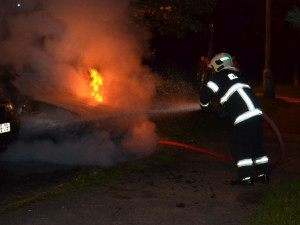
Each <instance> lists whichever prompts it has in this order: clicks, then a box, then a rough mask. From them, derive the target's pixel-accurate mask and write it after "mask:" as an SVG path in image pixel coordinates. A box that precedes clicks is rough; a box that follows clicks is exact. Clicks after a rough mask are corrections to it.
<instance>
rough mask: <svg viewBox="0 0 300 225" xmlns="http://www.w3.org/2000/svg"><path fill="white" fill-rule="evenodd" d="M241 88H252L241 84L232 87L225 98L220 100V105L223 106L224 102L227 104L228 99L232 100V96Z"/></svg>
mask: <svg viewBox="0 0 300 225" xmlns="http://www.w3.org/2000/svg"><path fill="white" fill-rule="evenodd" d="M207 84H208V83H207ZM240 88H250V86H249V85H247V84H241V83H237V84H234V85H232V86H231V87H230V88H229V89H228V91H227V92H226V93H225V95H223V97H222V98H221V99H220V103H221V104H223V103H224V102H227V101H228V99H229V98H230V96H231V95H232V94H233V93H234V92H236V91H237V90H238V89H240Z"/></svg>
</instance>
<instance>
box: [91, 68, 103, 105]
mask: <svg viewBox="0 0 300 225" xmlns="http://www.w3.org/2000/svg"><path fill="white" fill-rule="evenodd" d="M89 72H90V76H91V79H92V80H91V82H90V86H91V87H92V88H93V91H92V94H91V95H92V96H93V97H94V98H95V100H96V101H97V102H103V77H102V76H101V74H100V73H99V72H98V70H96V69H90V70H89Z"/></svg>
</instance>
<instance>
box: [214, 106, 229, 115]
mask: <svg viewBox="0 0 300 225" xmlns="http://www.w3.org/2000/svg"><path fill="white" fill-rule="evenodd" d="M215 111H216V113H217V115H218V117H220V118H224V117H226V116H228V113H227V111H226V110H225V108H224V106H223V105H221V104H218V105H217V106H216V108H215Z"/></svg>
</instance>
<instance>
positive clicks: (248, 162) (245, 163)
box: [236, 159, 253, 167]
mask: <svg viewBox="0 0 300 225" xmlns="http://www.w3.org/2000/svg"><path fill="white" fill-rule="evenodd" d="M236 165H237V167H244V166H252V165H253V161H252V159H242V160H239V161H238V162H237V164H236Z"/></svg>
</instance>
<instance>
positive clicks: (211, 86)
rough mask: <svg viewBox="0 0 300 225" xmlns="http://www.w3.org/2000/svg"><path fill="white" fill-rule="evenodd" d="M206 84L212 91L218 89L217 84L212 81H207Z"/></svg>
mask: <svg viewBox="0 0 300 225" xmlns="http://www.w3.org/2000/svg"><path fill="white" fill-rule="evenodd" d="M206 86H207V87H209V88H210V89H211V90H212V91H213V92H214V93H216V92H218V90H219V87H218V85H217V84H216V83H214V82H212V81H208V82H207V84H206Z"/></svg>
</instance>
